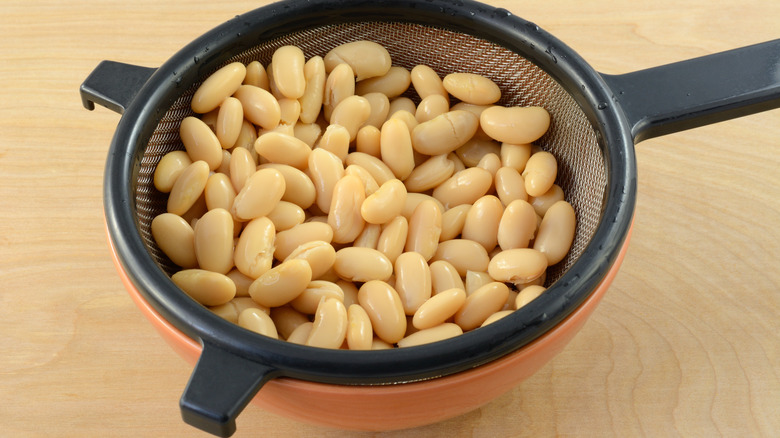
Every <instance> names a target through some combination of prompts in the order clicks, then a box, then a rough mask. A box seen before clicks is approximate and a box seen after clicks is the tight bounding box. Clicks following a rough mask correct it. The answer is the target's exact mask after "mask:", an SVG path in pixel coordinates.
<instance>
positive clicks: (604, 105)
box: [597, 102, 608, 110]
mask: <svg viewBox="0 0 780 438" xmlns="http://www.w3.org/2000/svg"><path fill="white" fill-rule="evenodd" d="M607 106H608V105H607V102H599V105H598V107H597V108H598V109H600V110H603V109H606V108H607Z"/></svg>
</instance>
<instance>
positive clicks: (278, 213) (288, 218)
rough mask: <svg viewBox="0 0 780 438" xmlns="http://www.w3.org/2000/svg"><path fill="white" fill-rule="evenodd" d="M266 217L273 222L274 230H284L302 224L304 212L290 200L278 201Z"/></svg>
mask: <svg viewBox="0 0 780 438" xmlns="http://www.w3.org/2000/svg"><path fill="white" fill-rule="evenodd" d="M266 217H267V218H268V219H270V220H271V222H273V224H274V227H275V228H276V231H284V230H289V229H290V228H292V227H294V226H296V225H298V224H302V223H303V222H304V221H305V220H306V212H304V211H303V209H302V208H301V207H300V206H298V205H296V204H293V203H292V202H287V201H279V203H277V204H276V207H274V209H273V210H271V212H270V213H268V214H267V215H266Z"/></svg>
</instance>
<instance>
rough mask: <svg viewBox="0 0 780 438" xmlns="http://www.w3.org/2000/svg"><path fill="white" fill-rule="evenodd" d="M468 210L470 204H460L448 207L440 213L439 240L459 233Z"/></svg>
mask: <svg viewBox="0 0 780 438" xmlns="http://www.w3.org/2000/svg"><path fill="white" fill-rule="evenodd" d="M469 210H471V204H461V205H458V206H455V207H452V208H450V209H449V210H447V211H445V212H444V214H442V215H441V235H440V236H439V241H440V242H444V241H445V240H451V239H454V238H456V237H458V236H459V235H460V234H461V232H462V231H463V226H464V225H465V224H466V216H468V213H469Z"/></svg>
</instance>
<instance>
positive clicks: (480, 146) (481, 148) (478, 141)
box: [455, 137, 501, 167]
mask: <svg viewBox="0 0 780 438" xmlns="http://www.w3.org/2000/svg"><path fill="white" fill-rule="evenodd" d="M500 153H501V146H500V145H499V144H498V143H497V142H496V141H494V140H490V139H482V138H477V137H474V138H472V139H471V140H469V141H467V142H466V144H464V145H463V146H461V147H459V148H458V149H456V150H455V154H456V155H457V156H458V158H460V160H461V161H463V164H465V165H466V166H467V167H475V166H477V165H478V164H479V162H480V160H482V158H483V157H484V156H485V155H487V154H496V155H499V154H500Z"/></svg>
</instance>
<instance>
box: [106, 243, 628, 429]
mask: <svg viewBox="0 0 780 438" xmlns="http://www.w3.org/2000/svg"><path fill="white" fill-rule="evenodd" d="M628 237H630V230H629V236H628ZM628 242H629V238H626V240H625V242H624V244H623V246H622V248H621V249H620V252H619V255H618V257H617V259H616V260H615V263H614V264H613V265H612V267H611V268H610V270H609V272H608V273H607V275H606V277H605V278H604V280H603V281H602V282H601V284H599V285H598V287H597V288H596V290H594V291H593V293H592V294H591V295H590V296H589V297H588V298H587V299H586V300H585V302H583V303H582V304H581V305H580V306H579V307H577V308H576V309H575V310H574V311H573V312H572V313H571V314H570V315H569V316H568V317H566V318H565V319H564V320H563V321H561V322H560V323H558V324H557V325H556V326H555V327H553V328H552V329H551V330H549V331H547V332H546V333H545V334H543V335H542V336H540V337H539V338H537V339H536V340H534V341H532V342H531V343H529V344H527V345H525V346H524V347H522V348H520V349H518V350H516V351H515V352H513V353H511V354H509V355H506V356H504V357H502V358H500V359H497V360H494V361H492V362H490V363H487V364H485V365H481V366H478V367H475V368H472V369H470V370H467V371H461V372H459V373H456V374H451V375H448V376H443V377H438V378H433V379H429V380H423V381H418V382H411V383H397V384H392V385H334V384H328V383H319V382H312V381H306V380H298V379H292V378H286V377H281V378H277V379H273V380H270V381H268V382H267V383H265V385H263V388H262V389H261V390H260V391H259V392H258V393H257V395H256V396H255V397H254V398H253V399H252V403H253V404H255V405H257V406H258V407H260V408H261V409H264V410H267V411H269V412H273V413H276V414H279V415H282V416H285V417H288V418H293V419H296V420H298V421H302V422H307V423H313V424H317V425H321V426H327V427H333V428H339V429H350V430H363V431H387V430H396V429H406V428H412V427H418V426H424V425H428V424H433V423H437V422H440V421H444V420H447V419H450V418H453V417H456V416H458V415H461V414H465V413H467V412H470V411H472V410H474V409H477V408H479V407H480V406H482V405H484V404H486V403H488V402H490V401H491V400H493V399H494V398H496V397H498V396H500V395H502V394H504V393H506V392H508V391H510V390H512V389H513V388H514V387H515V386H517V385H518V384H519V383H521V382H522V381H524V380H525V379H527V378H528V377H530V376H532V375H533V374H534V373H535V372H537V371H538V370H539V369H540V368H542V367H543V366H544V365H545V364H546V363H547V362H549V361H550V360H552V358H554V357H555V356H556V355H557V354H558V353H560V352H561V351H562V350H563V349H564V347H565V346H566V345H567V344H568V343H569V342H570V341H571V340H572V339H573V338H574V336H575V335H576V334H577V332H579V331H580V329H581V328H582V327H583V326H584V325H585V322H586V321H587V320H588V318H589V317H590V315H591V314H592V313H593V311H594V310H596V307H597V306H598V304H599V302H601V299H602V298H603V297H604V294H605V293H606V292H607V289H608V288H609V286H610V284H611V283H612V281H613V279H614V278H615V275H616V274H617V272H618V270H619V268H620V265H621V263H622V261H623V257H624V256H625V253H626V250H627V249H628ZM109 243H111V240H110V237H109ZM111 249H112V255H113V260H114V263H115V265H116V267H117V270H118V272H119V275H120V277H121V279H122V281H123V283H124V285H125V287H126V288H127V291H128V292H129V294H130V297H131V298H132V299H133V301H134V302H135V304H136V305H137V306H138V307H139V308H140V309H141V311H142V312H143V314H144V316H145V317H146V318H147V319H148V320H149V322H151V323H152V325H153V326H154V328H155V329H156V330H157V332H158V333H159V334H160V335H161V336H162V337H163V339H165V341H166V342H167V343H168V344H169V345H170V346H171V347H172V348H173V349H174V350H175V351H176V352H177V353H178V354H179V355H181V356H182V357H183V358H184V359H185V360H187V361H188V362H189V363H191V364H192V365H195V364H196V363H197V361H198V358H199V356H200V354H201V351H202V346H201V345H200V344H199V343H198V342H196V341H195V340H193V339H192V338H190V337H188V336H187V335H185V334H184V333H182V332H181V331H180V330H178V329H177V328H176V327H174V326H173V325H172V324H171V323H170V322H168V321H167V320H166V319H165V318H163V317H162V316H160V314H159V313H158V312H157V311H156V310H155V309H154V308H153V307H152V306H151V305H149V303H148V302H147V301H146V300H145V299H144V297H143V296H142V295H141V294H140V293H139V292H138V290H137V289H136V287H135V286H134V285H133V283H132V282H131V281H130V279H129V278H128V277H127V275H126V273H125V272H124V270H123V268H122V265H121V263H120V262H119V259H118V258H117V254H116V252H115V251H114V250H113V249H114V247H113V244H111ZM432 406H433V407H434V408H431V407H432Z"/></svg>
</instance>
